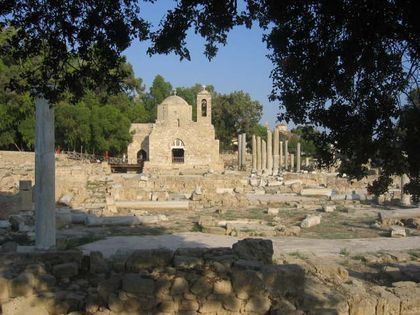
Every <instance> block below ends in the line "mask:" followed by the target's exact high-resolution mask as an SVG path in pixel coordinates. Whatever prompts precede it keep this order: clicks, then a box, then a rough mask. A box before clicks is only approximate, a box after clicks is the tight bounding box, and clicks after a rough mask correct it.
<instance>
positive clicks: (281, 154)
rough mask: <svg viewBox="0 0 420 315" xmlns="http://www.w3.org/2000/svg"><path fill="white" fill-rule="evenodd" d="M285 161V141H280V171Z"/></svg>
mask: <svg viewBox="0 0 420 315" xmlns="http://www.w3.org/2000/svg"><path fill="white" fill-rule="evenodd" d="M283 161H284V157H283V141H280V157H279V165H280V166H279V168H280V171H282V170H283Z"/></svg>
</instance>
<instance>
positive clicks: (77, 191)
mask: <svg viewBox="0 0 420 315" xmlns="http://www.w3.org/2000/svg"><path fill="white" fill-rule="evenodd" d="M230 158H231V157H230ZM0 160H1V164H0V190H1V192H2V193H3V194H16V193H17V191H18V183H19V180H32V182H33V183H34V154H33V153H27V152H12V151H0ZM375 178H376V177H375V176H369V177H368V178H365V179H363V180H361V181H352V182H351V181H348V180H347V179H345V178H339V177H337V176H336V174H328V173H324V172H318V173H287V172H285V173H283V174H282V175H281V176H254V175H252V176H251V175H250V174H249V173H247V172H238V171H232V170H225V171H224V172H223V173H214V172H206V173H199V174H195V175H194V174H176V175H174V174H173V175H169V174H167V175H157V174H146V175H143V174H111V171H110V168H109V166H108V165H107V164H106V163H89V162H82V161H75V160H69V159H68V158H67V157H66V156H65V155H57V156H56V200H57V201H62V202H63V204H64V205H67V206H70V207H72V208H80V209H82V210H84V211H88V212H92V213H94V214H99V215H100V214H107V213H111V212H109V211H107V206H109V205H110V204H112V203H114V202H115V201H119V200H142V201H169V200H175V201H176V200H190V201H191V208H195V207H215V206H222V207H245V206H254V205H259V203H261V202H255V201H254V199H252V198H248V195H256V194H267V195H273V194H283V193H286V194H287V193H293V194H297V195H299V194H300V193H301V191H302V189H303V188H305V187H321V188H328V189H330V190H333V191H334V192H335V193H337V194H351V193H352V192H357V193H358V194H363V195H366V187H367V184H368V183H370V182H372V181H373V180H374V179H375ZM397 183H398V181H397ZM397 188H398V187H396V189H394V190H392V192H391V194H395V191H396V190H398V189H397ZM63 197H64V198H63ZM394 197H396V198H398V197H399V196H394V195H391V196H390V197H389V198H390V199H392V198H394ZM0 205H1V200H0Z"/></svg>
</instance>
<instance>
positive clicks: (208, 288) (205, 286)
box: [191, 277, 213, 298]
mask: <svg viewBox="0 0 420 315" xmlns="http://www.w3.org/2000/svg"><path fill="white" fill-rule="evenodd" d="M212 291H213V285H212V283H211V282H210V281H209V279H208V278H206V277H200V278H198V279H197V281H195V282H194V284H193V285H192V286H191V292H192V293H193V294H195V295H197V296H198V297H200V298H204V297H207V296H208V295H209V294H210V293H211V292H212Z"/></svg>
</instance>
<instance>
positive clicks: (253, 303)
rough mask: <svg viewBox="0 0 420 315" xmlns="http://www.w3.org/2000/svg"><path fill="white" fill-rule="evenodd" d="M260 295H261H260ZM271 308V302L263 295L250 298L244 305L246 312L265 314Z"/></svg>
mask: <svg viewBox="0 0 420 315" xmlns="http://www.w3.org/2000/svg"><path fill="white" fill-rule="evenodd" d="M260 294H261V293H260ZM270 307H271V300H270V299H269V298H268V297H266V296H264V295H256V296H253V297H251V298H250V299H249V300H248V301H247V302H246V304H245V311H246V312H254V313H258V314H266V313H267V312H268V310H269V309H270Z"/></svg>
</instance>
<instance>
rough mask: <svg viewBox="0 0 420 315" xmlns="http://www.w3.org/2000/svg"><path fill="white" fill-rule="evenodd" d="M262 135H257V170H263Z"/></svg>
mask: <svg viewBox="0 0 420 315" xmlns="http://www.w3.org/2000/svg"><path fill="white" fill-rule="evenodd" d="M261 151H262V150H261V137H257V172H261V170H262V152H261Z"/></svg>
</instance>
